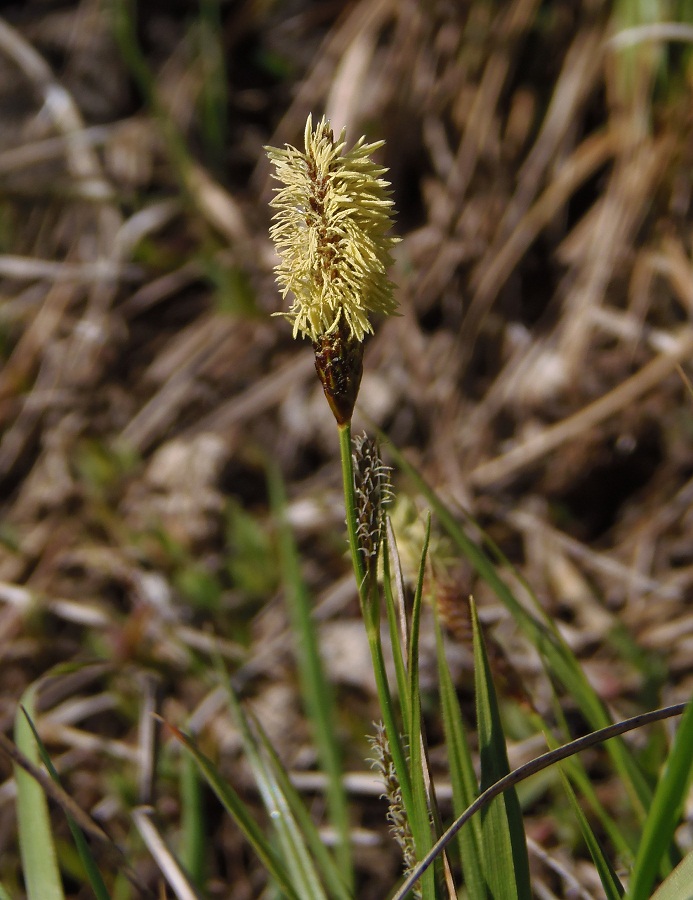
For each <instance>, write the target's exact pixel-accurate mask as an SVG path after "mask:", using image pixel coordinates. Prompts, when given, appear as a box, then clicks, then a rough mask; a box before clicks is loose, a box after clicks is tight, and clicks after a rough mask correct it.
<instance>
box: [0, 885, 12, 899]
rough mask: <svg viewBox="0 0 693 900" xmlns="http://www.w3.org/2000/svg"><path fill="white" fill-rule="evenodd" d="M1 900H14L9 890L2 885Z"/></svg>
mask: <svg viewBox="0 0 693 900" xmlns="http://www.w3.org/2000/svg"><path fill="white" fill-rule="evenodd" d="M0 900H12V897H10V895H9V894H8V893H7V890H6V889H5V888H4V887H3V886H2V885H1V884H0Z"/></svg>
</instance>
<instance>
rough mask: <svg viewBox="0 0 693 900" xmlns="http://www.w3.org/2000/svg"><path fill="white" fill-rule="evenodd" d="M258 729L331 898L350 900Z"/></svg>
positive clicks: (331, 859)
mask: <svg viewBox="0 0 693 900" xmlns="http://www.w3.org/2000/svg"><path fill="white" fill-rule="evenodd" d="M254 727H255V730H256V732H257V734H258V739H259V740H260V741H261V743H262V746H263V749H264V751H265V753H266V754H267V758H268V760H269V761H270V763H271V765H272V771H273V774H274V777H275V778H276V779H277V783H278V785H279V788H280V790H281V791H282V793H283V794H284V796H285V797H286V799H287V801H288V803H289V806H290V808H291V812H292V813H293V815H294V816H295V818H296V821H297V822H298V826H299V828H300V829H301V833H302V834H303V836H304V838H305V841H306V844H307V845H308V849H309V850H310V852H311V854H312V856H313V859H314V860H315V863H316V865H317V866H318V868H319V870H320V872H321V874H322V876H323V879H324V882H325V884H326V886H327V888H328V890H329V893H330V897H334V898H336V900H350V898H351V897H352V896H353V895H352V892H351V891H350V890H349V888H347V885H346V882H345V879H344V878H343V877H342V873H341V872H340V871H339V869H338V868H337V865H336V864H335V860H334V857H333V856H332V855H331V854H330V852H329V851H328V849H327V847H326V846H325V843H324V842H323V840H322V838H321V837H320V833H319V831H318V829H317V827H316V826H315V823H314V822H313V820H312V818H311V817H310V813H309V812H308V810H307V809H306V805H305V803H304V802H303V799H302V798H301V795H300V794H299V793H298V791H297V790H296V788H295V787H294V786H293V784H292V783H291V780H290V778H289V775H288V773H287V772H286V769H285V768H284V767H283V765H282V762H281V760H280V759H279V757H278V756H277V754H276V752H275V750H274V747H273V746H272V744H271V743H270V740H269V738H268V737H267V735H266V734H265V732H264V731H263V729H262V726H261V725H260V724H259V723H258V722H257V721H254Z"/></svg>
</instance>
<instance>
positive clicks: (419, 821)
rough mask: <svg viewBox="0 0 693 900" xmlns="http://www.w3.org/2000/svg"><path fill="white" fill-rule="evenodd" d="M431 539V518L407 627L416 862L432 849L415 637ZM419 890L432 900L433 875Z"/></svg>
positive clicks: (428, 875)
mask: <svg viewBox="0 0 693 900" xmlns="http://www.w3.org/2000/svg"><path fill="white" fill-rule="evenodd" d="M430 537H431V517H430V516H429V517H428V521H427V523H426V536H425V539H424V545H423V548H422V551H421V561H420V564H419V576H418V581H417V585H416V592H415V594H414V604H413V607H412V614H411V627H410V633H409V651H408V666H409V673H408V674H409V690H408V699H409V715H408V720H409V724H410V731H409V733H408V735H407V742H408V744H409V760H410V763H409V765H410V771H411V781H412V790H413V794H414V807H413V810H408V812H409V816H410V825H411V830H412V834H413V836H414V844H415V846H416V854H417V858H418V859H423V857H424V856H425V855H426V854H427V853H428V851H429V850H430V849H431V847H432V846H433V840H432V835H431V823H430V815H429V807H428V794H427V786H426V777H425V772H424V767H425V765H426V761H425V758H424V754H423V744H424V737H423V734H422V726H421V694H420V690H419V634H420V629H421V608H422V602H423V581H424V572H425V568H426V555H427V553H428V544H429V540H430ZM421 890H422V893H423V896H424V897H433V896H434V891H435V881H434V871H433V869H432V868H431V869H428V870H427V871H426V873H425V874H424V876H423V878H422V879H421Z"/></svg>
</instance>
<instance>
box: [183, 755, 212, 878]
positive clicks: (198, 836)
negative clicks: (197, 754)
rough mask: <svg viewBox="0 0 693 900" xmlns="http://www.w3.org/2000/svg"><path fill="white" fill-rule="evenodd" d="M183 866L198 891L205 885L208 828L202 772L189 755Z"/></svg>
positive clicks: (185, 776)
mask: <svg viewBox="0 0 693 900" xmlns="http://www.w3.org/2000/svg"><path fill="white" fill-rule="evenodd" d="M180 800H181V814H180V818H181V835H180V849H179V856H180V861H181V865H182V866H183V868H184V869H185V871H186V872H187V873H188V874H189V875H190V879H191V881H192V882H193V884H194V885H195V886H196V887H197V888H201V887H202V885H203V884H204V873H205V851H206V847H207V837H208V836H207V833H206V831H207V829H206V827H205V814H204V809H203V805H202V791H201V784H200V772H199V769H198V767H197V765H196V764H195V760H194V758H193V757H192V756H191V755H190V754H188V753H186V754H185V755H184V756H183V759H182V760H181V771H180Z"/></svg>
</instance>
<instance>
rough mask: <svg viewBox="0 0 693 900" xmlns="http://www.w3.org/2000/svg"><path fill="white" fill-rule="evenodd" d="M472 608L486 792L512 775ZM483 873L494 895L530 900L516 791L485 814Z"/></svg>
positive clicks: (501, 898)
mask: <svg viewBox="0 0 693 900" xmlns="http://www.w3.org/2000/svg"><path fill="white" fill-rule="evenodd" d="M471 606H472V627H473V635H474V684H475V689H476V708H477V728H478V732H479V753H480V756H481V785H480V789H481V791H484V790H486V788H488V787H490V786H491V785H492V784H495V782H497V781H499V780H500V779H501V778H503V776H504V775H507V774H508V772H509V771H510V766H509V764H508V752H507V748H506V743H505V735H504V734H503V726H502V724H501V719H500V711H499V709H498V701H497V699H496V692H495V689H494V687H493V681H492V679H491V669H490V666H489V662H488V657H487V655H486V648H485V646H484V639H483V635H482V633H481V627H480V625H479V618H478V616H477V612H476V606H475V605H474V602H473V601H471ZM481 819H482V822H481V827H482V832H483V846H484V871H485V875H486V881H487V883H488V886H489V891H490V893H491V895H492V896H493V897H494V898H497V900H517V898H524V897H531V896H532V891H531V886H530V878H529V859H528V856H527V841H526V838H525V831H524V825H523V823H522V810H521V809H520V803H519V800H518V799H517V793H516V791H515V789H514V788H511V789H510V790H508V791H506V792H505V794H503V795H501V796H499V797H497V798H496V799H495V800H494V801H493V802H492V803H491V804H490V805H489V807H488V809H487V810H485V811H484V813H482V816H481Z"/></svg>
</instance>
